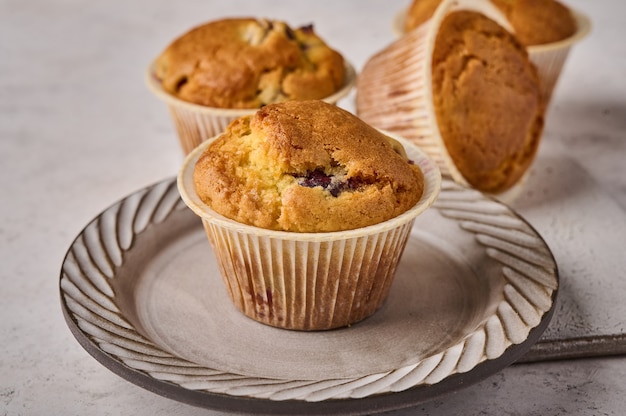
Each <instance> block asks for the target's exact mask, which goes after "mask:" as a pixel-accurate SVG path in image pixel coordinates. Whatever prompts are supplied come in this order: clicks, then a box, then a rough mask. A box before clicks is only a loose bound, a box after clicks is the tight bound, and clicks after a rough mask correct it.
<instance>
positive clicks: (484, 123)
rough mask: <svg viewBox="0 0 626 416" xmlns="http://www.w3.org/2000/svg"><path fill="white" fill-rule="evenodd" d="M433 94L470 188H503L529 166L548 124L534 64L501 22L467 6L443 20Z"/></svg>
mask: <svg viewBox="0 0 626 416" xmlns="http://www.w3.org/2000/svg"><path fill="white" fill-rule="evenodd" d="M432 93H433V104H434V109H435V115H436V118H437V124H438V127H439V132H440V134H441V137H442V139H443V142H444V144H445V146H446V149H447V152H448V154H449V155H450V157H451V158H452V161H453V162H454V164H455V165H456V168H457V169H458V170H459V171H460V173H461V174H462V175H463V177H464V178H465V180H467V182H469V184H470V185H472V186H473V187H475V188H477V189H479V190H481V191H485V192H491V193H500V192H502V191H505V190H507V189H508V188H510V187H511V186H512V185H513V184H515V183H516V182H517V181H519V179H520V178H521V176H522V175H523V174H524V172H526V170H527V168H528V167H529V165H530V163H531V161H532V160H533V158H534V155H535V153H536V150H537V147H538V144H539V140H540V137H541V132H542V129H543V115H544V105H543V101H542V97H541V90H540V85H539V78H538V76H537V72H536V69H535V67H534V65H532V63H530V61H529V60H528V54H527V52H526V50H525V48H524V47H523V46H522V45H521V44H520V43H519V42H518V41H517V40H516V39H515V38H514V37H513V36H512V35H511V34H510V33H509V32H507V31H506V30H505V29H504V28H502V27H501V26H500V25H498V24H497V23H495V22H494V21H493V20H491V19H489V18H487V17H485V16H484V15H482V14H480V13H476V12H470V11H459V12H453V13H450V14H449V15H448V16H447V17H446V18H445V19H444V20H443V22H442V23H441V26H440V28H439V32H438V33H437V38H436V41H435V47H434V51H433V56H432Z"/></svg>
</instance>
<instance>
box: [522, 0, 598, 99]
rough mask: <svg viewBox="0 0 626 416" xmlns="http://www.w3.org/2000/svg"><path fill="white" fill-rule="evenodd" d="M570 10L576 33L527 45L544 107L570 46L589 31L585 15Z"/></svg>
mask: <svg viewBox="0 0 626 416" xmlns="http://www.w3.org/2000/svg"><path fill="white" fill-rule="evenodd" d="M570 11H571V12H572V15H573V16H574V18H575V19H576V27H577V30H576V33H574V34H573V35H572V36H570V37H569V38H567V39H563V40H561V41H559V42H553V43H547V44H545V45H535V46H529V47H528V48H527V49H528V57H529V58H530V60H531V61H532V62H533V63H534V64H535V66H536V67H537V72H538V73H539V79H540V80H541V93H542V96H543V99H544V102H545V103H546V108H547V107H548V104H549V103H550V100H551V99H552V93H553V91H554V88H555V87H556V83H557V81H558V80H559V76H560V75H561V71H562V70H563V66H564V65H565V61H566V60H567V56H568V55H569V53H570V50H571V48H572V46H574V45H575V44H576V43H578V42H580V41H581V40H582V39H583V38H585V37H586V36H587V35H588V34H589V32H590V31H591V21H590V20H589V18H588V17H587V16H586V15H584V14H583V13H581V12H579V11H577V10H573V9H571V8H570Z"/></svg>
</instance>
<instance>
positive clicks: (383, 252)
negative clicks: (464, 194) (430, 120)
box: [178, 136, 441, 330]
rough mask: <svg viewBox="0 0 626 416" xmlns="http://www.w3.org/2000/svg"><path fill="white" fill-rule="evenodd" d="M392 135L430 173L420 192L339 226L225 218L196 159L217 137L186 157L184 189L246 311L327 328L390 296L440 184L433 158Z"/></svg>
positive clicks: (294, 325)
mask: <svg viewBox="0 0 626 416" xmlns="http://www.w3.org/2000/svg"><path fill="white" fill-rule="evenodd" d="M392 137H393V138H395V139H397V140H398V141H399V142H400V143H401V144H402V145H403V146H404V148H405V149H406V151H407V155H408V157H409V158H410V159H411V160H412V161H414V162H415V164H416V165H417V166H419V167H420V169H421V170H422V172H423V173H424V182H425V188H424V192H423V195H422V197H421V198H420V200H419V201H418V202H417V204H416V205H415V206H413V207H412V208H411V209H409V210H408V211H406V212H404V213H403V214H401V215H399V216H397V217H395V218H393V219H390V220H388V221H385V222H382V223H380V224H376V225H372V226H368V227H363V228H359V229H355V230H348V231H339V232H329V233H296V232H286V231H274V230H268V229H263V228H258V227H254V226H250V225H246V224H242V223H239V222H236V221H233V220H231V219H229V218H226V217H224V216H222V215H220V214H218V213H216V212H215V211H213V210H212V209H211V208H210V207H209V206H208V205H206V204H205V203H204V202H203V201H202V200H201V199H200V198H199V197H198V195H197V194H196V191H195V188H194V182H193V171H194V168H195V164H196V161H197V160H198V158H199V157H200V155H201V154H202V153H203V152H204V150H205V149H206V148H207V146H209V145H210V143H211V142H212V141H213V139H210V140H207V141H205V142H204V143H202V144H201V145H200V146H199V147H197V148H196V149H194V150H193V151H192V152H191V153H190V154H189V155H188V156H187V157H186V158H185V162H184V164H183V167H182V168H181V170H180V172H179V175H178V188H179V192H180V194H181V197H182V199H183V201H184V202H185V203H186V204H187V206H189V208H191V210H192V211H193V212H194V213H196V214H197V215H198V216H199V217H200V218H202V222H203V224H204V228H205V230H206V233H207V237H208V239H209V242H210V243H211V247H212V250H213V253H214V254H215V257H216V259H217V263H218V265H219V269H220V274H221V276H222V279H223V281H224V284H225V285H226V288H227V291H228V293H229V296H230V298H231V300H232V302H233V304H234V305H235V306H236V307H237V308H238V309H239V310H240V311H241V312H243V313H244V314H245V315H246V316H248V317H250V318H252V319H254V320H256V321H258V322H262V323H264V324H267V325H271V326H275V327H279V328H286V329H296V330H325V329H332V328H338V327H343V326H347V325H350V324H353V323H356V322H358V321H360V320H363V319H365V318H367V317H368V316H370V315H372V314H373V313H374V312H375V311H376V310H377V309H378V308H379V307H380V306H381V305H382V304H383V303H384V301H385V299H386V298H387V294H388V293H389V288H390V287H391V284H392V282H393V279H394V275H395V272H396V266H397V264H398V262H399V261H400V258H401V256H402V253H403V251H404V247H405V245H406V242H407V239H408V236H409V233H410V231H411V229H412V227H413V223H414V221H415V218H416V217H417V216H418V215H419V214H421V213H422V212H424V210H426V209H427V208H428V207H430V206H431V205H432V204H433V202H434V201H435V199H436V198H437V196H438V194H439V189H440V186H441V175H440V173H439V169H438V168H437V165H436V164H435V163H434V161H432V160H431V159H430V158H429V157H428V156H427V155H426V154H425V153H424V152H422V151H421V150H420V149H419V148H417V147H416V146H415V145H413V144H411V143H410V142H408V141H406V140H404V139H402V138H399V137H396V136H392ZM199 278H201V276H199Z"/></svg>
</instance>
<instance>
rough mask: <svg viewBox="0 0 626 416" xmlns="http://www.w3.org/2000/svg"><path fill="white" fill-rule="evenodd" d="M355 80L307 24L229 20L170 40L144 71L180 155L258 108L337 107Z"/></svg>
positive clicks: (336, 53) (240, 19)
mask: <svg viewBox="0 0 626 416" xmlns="http://www.w3.org/2000/svg"><path fill="white" fill-rule="evenodd" d="M353 81H354V71H353V69H352V67H351V66H350V65H349V64H348V63H347V62H346V61H345V60H344V59H343V57H342V55H341V54H340V53H339V52H337V51H336V50H334V49H332V48H331V47H329V46H328V45H327V44H326V43H325V42H324V41H323V40H322V39H321V38H320V37H319V36H318V35H317V34H316V33H315V31H314V29H313V26H305V27H301V28H298V29H292V28H291V27H289V26H288V25H287V24H286V23H284V22H282V21H277V20H267V19H253V18H232V19H221V20H216V21H212V22H209V23H206V24H203V25H201V26H198V27H196V28H194V29H192V30H190V31H189V32H187V33H185V34H183V35H182V36H180V37H179V38H177V39H176V40H174V41H173V42H172V43H171V44H170V45H169V46H168V47H167V48H166V49H165V50H164V51H163V52H162V53H161V54H160V55H159V57H158V58H157V59H156V60H155V62H154V63H153V64H152V65H151V66H150V68H149V71H148V85H149V86H150V87H151V89H152V91H153V92H155V93H156V94H157V95H158V96H159V97H160V98H162V99H164V100H165V101H166V102H167V104H168V105H169V108H170V111H171V113H172V116H173V118H174V122H175V124H176V127H177V130H178V133H179V137H180V138H181V144H182V146H183V149H184V151H185V152H189V151H190V150H191V149H193V148H194V147H196V146H197V145H198V144H199V143H200V142H201V141H202V140H203V139H206V138H208V137H212V136H214V135H216V134H218V133H219V132H221V131H223V130H224V128H225V127H226V126H227V125H228V123H229V122H230V121H232V120H233V119H235V118H237V117H240V116H242V115H244V114H250V113H253V112H254V111H255V110H256V109H258V108H260V107H262V106H263V105H266V104H270V103H275V102H281V101H286V100H311V99H322V100H325V101H328V102H331V103H336V102H337V101H338V100H339V99H340V98H341V97H343V96H344V95H346V94H347V93H348V92H349V90H350V88H351V86H352V83H353Z"/></svg>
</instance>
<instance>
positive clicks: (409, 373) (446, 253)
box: [60, 179, 558, 415]
mask: <svg viewBox="0 0 626 416" xmlns="http://www.w3.org/2000/svg"><path fill="white" fill-rule="evenodd" d="M218 273H219V272H218V270H217V266H216V263H215V260H214V258H213V255H212V252H211V249H210V246H209V244H208V241H207V239H206V237H205V235H204V231H203V229H202V226H201V223H200V220H199V219H198V218H197V217H196V216H195V215H194V214H193V213H192V212H191V211H190V210H188V209H187V208H186V207H185V205H184V204H183V203H182V201H181V200H180V198H179V195H178V191H177V189H176V184H175V180H174V179H170V180H166V181H163V182H160V183H157V184H155V185H153V186H150V187H147V188H145V189H142V190H140V191H138V192H136V193H134V194H132V195H130V196H128V197H127V198H125V199H123V200H121V201H120V202H118V203H116V204H114V205H113V206H111V207H110V208H108V209H106V210H105V211H104V212H102V214H100V215H99V216H98V217H97V218H95V219H94V220H93V221H92V222H91V223H90V224H89V225H87V227H86V228H85V229H84V230H83V231H82V232H81V233H80V234H79V235H78V237H77V238H76V240H75V241H74V242H73V244H72V245H71V247H70V248H69V250H68V252H67V255H66V257H65V260H64V262H63V267H62V271H61V276H60V292H61V303H62V307H63V312H64V314H65V318H66V321H67V323H68V325H69V327H70V329H71V330H72V332H73V334H74V336H75V337H76V339H77V340H78V341H79V342H80V344H81V345H82V346H83V347H84V348H85V349H86V350H87V351H88V352H89V353H90V354H91V355H92V356H94V357H95V358H96V359H97V360H98V361H99V362H101V363H102V364H103V365H105V366H106V367H107V368H109V369H110V370H112V371H113V372H115V373H116V374H118V375H120V376H121V377H123V378H125V379H127V380H130V381H131V382H133V383H135V384H137V385H139V386H141V387H143V388H146V389H148V390H151V391H153V392H155V393H158V394H161V395H163V396H166V397H169V398H172V399H175V400H178V401H181V402H185V403H188V404H192V405H195V406H200V407H205V408H211V409H215V410H222V411H233V412H241V411H246V412H251V413H258V414H293V413H306V414H326V415H327V414H371V413H373V412H382V411H388V410H394V409H399V408H404V407H409V406H414V405H416V404H418V403H421V402H424V401H427V400H431V399H433V398H435V397H438V396H440V395H442V394H444V393H448V392H451V391H453V390H456V389H459V388H462V387H465V386H468V385H470V384H472V383H475V382H477V381H479V380H482V379H483V378H485V377H487V376H489V375H491V374H493V373H495V372H497V371H499V370H500V369H502V368H504V367H505V366H507V365H509V364H511V363H512V362H514V361H515V360H516V359H518V358H519V357H521V356H522V355H523V354H524V353H525V352H526V351H527V350H528V349H529V348H530V346H531V345H532V344H533V343H534V342H535V341H536V340H537V339H538V338H539V336H540V335H541V333H542V332H543V330H544V329H545V328H546V326H547V325H548V322H549V320H550V318H551V316H552V312H553V309H554V301H555V298H556V295H557V291H558V276H557V268H556V264H555V261H554V258H553V256H552V254H551V252H550V250H549V248H548V247H547V245H546V244H545V242H544V241H543V239H542V238H541V237H540V236H539V235H538V234H537V233H536V231H535V230H534V229H533V228H532V227H531V226H530V225H529V224H528V223H526V222H525V221H524V220H523V219H522V218H520V217H519V216H518V215H517V214H515V213H514V212H513V211H512V210H511V209H510V208H508V207H507V206H505V205H503V204H502V203H500V202H497V201H495V200H493V199H490V198H488V197H486V196H484V195H483V194H481V193H479V192H476V191H473V190H469V189H466V188H463V187H460V186H459V185H456V184H454V183H452V182H450V181H444V183H443V188H442V192H441V194H440V197H439V200H438V201H437V203H436V204H435V206H434V208H431V209H429V210H428V211H426V213H424V214H423V215H421V216H420V217H418V219H417V221H416V223H415V226H414V228H413V231H412V233H411V237H410V239H409V241H408V244H407V247H406V249H405V252H404V255H403V258H402V260H401V263H400V265H399V267H398V271H397V274H396V280H395V281H394V284H393V287H392V290H391V293H390V294H389V298H388V300H387V302H386V303H385V305H384V306H383V307H382V308H381V309H380V310H379V311H378V312H377V313H376V314H375V315H374V316H372V317H370V318H368V319H366V320H364V321H362V322H360V323H358V324H356V325H353V326H350V327H347V328H343V329H338V330H332V331H322V332H298V331H287V330H281V329H277V328H272V327H269V326H265V325H262V324H259V323H257V322H255V321H252V320H250V319H248V318H246V317H245V316H243V315H242V314H240V313H239V312H238V311H237V310H236V309H235V308H234V306H232V305H231V304H230V301H229V299H228V297H227V295H226V292H225V289H224V288H223V287H222V281H221V278H220V276H219V274H218Z"/></svg>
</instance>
